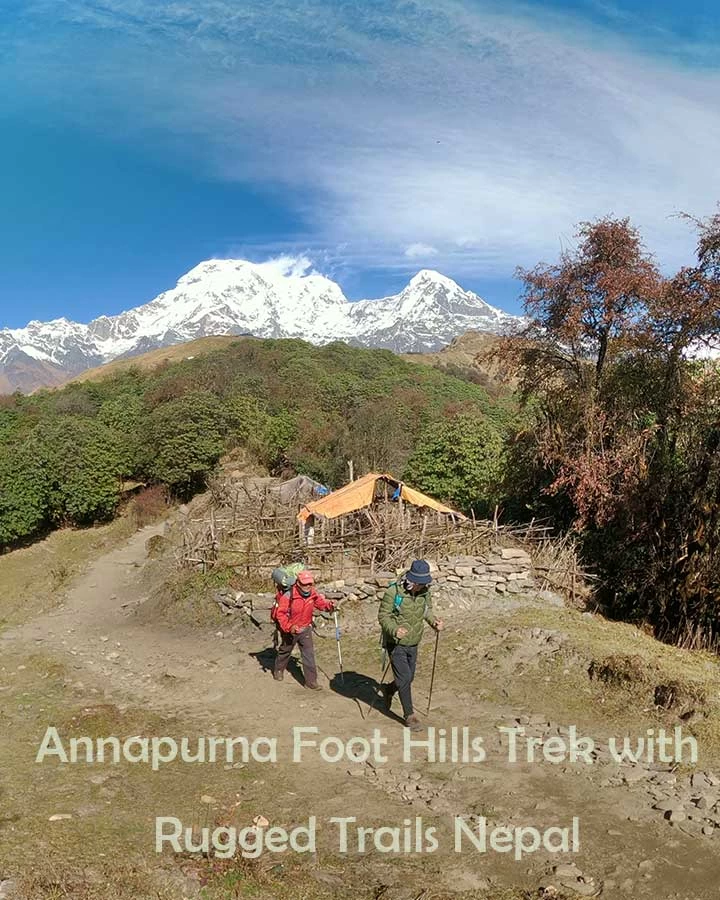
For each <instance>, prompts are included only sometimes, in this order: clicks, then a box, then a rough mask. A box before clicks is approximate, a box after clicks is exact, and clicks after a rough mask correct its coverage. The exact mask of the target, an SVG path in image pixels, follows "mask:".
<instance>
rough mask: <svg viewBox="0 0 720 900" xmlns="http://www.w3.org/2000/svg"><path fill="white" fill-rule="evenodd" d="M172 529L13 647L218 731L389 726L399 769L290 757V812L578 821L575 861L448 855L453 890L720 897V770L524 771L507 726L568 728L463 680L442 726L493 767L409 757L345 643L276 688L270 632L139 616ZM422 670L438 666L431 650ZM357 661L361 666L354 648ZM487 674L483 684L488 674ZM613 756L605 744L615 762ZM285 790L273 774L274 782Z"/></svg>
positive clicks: (91, 571) (398, 866) (437, 717)
mask: <svg viewBox="0 0 720 900" xmlns="http://www.w3.org/2000/svg"><path fill="white" fill-rule="evenodd" d="M162 531H163V527H162V525H158V526H150V527H148V528H145V529H143V530H141V531H139V532H137V533H136V534H135V535H134V536H133V537H132V538H131V539H130V540H129V541H128V542H127V543H126V544H125V545H124V546H122V547H121V548H119V549H116V550H113V551H112V552H110V553H108V554H106V555H105V556H103V557H101V558H99V559H98V560H97V561H96V562H95V563H94V564H93V565H91V566H90V567H89V568H88V570H87V571H86V573H85V574H83V575H82V576H81V577H80V578H78V579H77V580H76V582H75V583H74V584H73V585H72V586H71V588H70V589H69V591H68V594H67V598H66V600H65V602H64V604H63V605H62V606H61V607H59V608H57V609H56V610H54V611H53V612H51V613H49V614H46V615H43V616H41V617H39V618H36V619H34V620H32V621H30V622H28V623H26V624H25V625H23V626H21V627H19V628H16V629H14V630H12V631H8V632H5V633H4V634H3V635H2V639H0V650H1V648H2V645H3V643H4V642H5V641H10V642H12V643H13V645H15V646H20V645H28V646H32V645H34V646H39V647H42V648H43V649H44V650H45V652H47V653H49V654H53V655H56V656H59V657H61V658H62V659H63V660H64V661H65V662H66V663H67V664H68V665H69V666H70V667H71V671H72V672H73V678H74V679H75V684H76V686H77V685H79V686H81V687H82V686H83V685H88V686H89V685H96V686H98V685H99V686H101V687H102V690H103V692H104V695H105V698H106V699H108V700H112V701H114V702H121V703H135V704H142V705H144V706H147V707H149V708H151V709H154V710H158V711H161V712H165V713H168V712H171V713H174V714H176V715H185V716H188V717H189V718H190V719H192V721H193V722H195V723H198V724H199V725H200V727H208V728H209V727H210V726H212V730H213V731H214V732H215V733H220V734H225V735H250V736H256V735H263V734H265V735H269V734H273V735H279V736H281V737H282V736H284V737H285V739H286V745H288V744H289V742H290V735H291V733H292V729H293V727H295V726H297V725H302V726H308V727H313V726H315V727H317V728H318V734H319V737H323V736H337V737H339V738H341V739H343V740H346V741H347V740H350V739H351V738H353V737H356V736H365V737H368V738H369V737H370V736H371V734H372V731H373V729H374V728H378V729H380V731H381V733H382V735H383V736H384V737H385V738H387V750H386V752H387V756H388V758H389V759H388V762H387V763H386V764H377V763H374V762H373V761H372V760H371V761H369V762H364V763H360V762H354V761H349V762H348V761H347V760H345V761H341V762H340V763H334V764H330V763H325V762H323V761H322V760H320V759H319V758H317V757H315V758H314V759H313V760H312V763H311V764H310V765H304V766H302V768H301V769H300V772H301V775H300V776H298V765H297V764H296V763H293V762H292V761H290V759H289V753H288V754H287V756H286V758H284V759H282V758H281V759H280V762H279V763H278V765H277V768H276V770H275V773H274V776H273V777H274V779H275V780H276V784H277V785H281V784H282V785H283V786H284V788H287V785H288V784H290V785H292V791H290V792H289V794H291V795H292V796H293V799H292V801H290V803H291V806H294V807H295V808H296V809H297V810H302V811H303V815H307V812H308V810H310V811H311V812H312V813H314V814H316V815H318V817H329V816H333V815H355V816H357V817H358V820H359V821H368V822H374V823H387V824H394V823H399V824H402V822H403V821H404V819H406V818H407V817H411V818H414V817H416V816H426V817H429V818H430V819H435V820H442V821H445V822H448V823H449V822H450V821H451V820H452V818H453V817H454V816H455V815H467V816H476V817H478V816H481V817H484V818H486V819H487V821H488V822H491V823H497V824H503V825H507V826H510V827H521V826H523V825H526V824H527V825H537V827H538V828H546V827H549V826H551V825H568V823H569V820H570V819H571V817H572V816H577V817H578V818H579V820H580V823H581V827H582V848H581V852H580V853H579V854H577V855H576V856H573V857H572V858H571V857H570V856H568V855H562V856H557V855H556V856H552V855H551V854H548V853H543V852H541V853H537V854H535V855H533V856H526V857H525V858H524V859H523V860H522V861H521V862H520V863H518V862H516V861H515V860H513V859H510V858H509V857H508V855H507V854H500V853H494V854H483V855H479V854H478V853H476V852H474V851H468V852H463V853H460V854H453V853H452V852H451V851H448V852H447V853H446V854H445V856H444V857H443V859H444V862H443V865H442V867H441V870H440V871H438V872H436V873H435V875H434V878H435V879H436V882H437V883H438V884H440V885H444V889H445V890H447V891H448V893H452V892H454V891H461V890H469V889H471V888H478V887H481V888H482V887H486V888H488V889H491V887H492V885H494V884H502V885H509V884H510V885H512V884H517V885H521V886H522V887H524V888H527V889H531V890H537V888H538V887H542V886H545V887H546V888H547V889H548V891H551V888H553V889H554V888H557V890H558V891H565V892H566V895H567V896H571V897H572V896H600V895H601V896H603V897H610V898H612V897H621V898H627V897H632V898H636V897H637V898H641V897H642V898H644V897H647V898H658V900H662V898H668V900H669V898H675V900H704V898H711V897H716V896H717V887H716V885H717V883H718V882H719V881H720V785H719V784H716V783H714V780H713V776H712V775H709V776H708V777H706V776H702V778H701V777H700V776H699V775H696V776H694V780H691V779H690V778H689V776H688V778H687V779H686V780H683V778H682V777H681V776H679V775H675V774H672V773H670V774H663V773H662V771H660V770H657V771H656V770H652V769H642V767H640V769H642V770H640V769H638V767H633V766H630V767H620V766H618V765H617V764H615V763H613V762H612V761H611V760H609V759H603V760H601V762H602V765H600V766H597V767H590V768H588V767H585V766H582V765H554V764H551V763H544V764H540V765H530V764H527V763H517V764H510V763H509V762H508V761H507V758H506V754H505V753H504V748H503V747H502V746H501V743H502V740H501V736H500V735H499V733H498V731H497V726H498V724H502V725H505V726H512V725H521V726H522V727H523V728H525V730H526V734H527V735H528V736H535V737H538V738H539V739H540V740H541V741H543V740H545V741H546V740H547V739H548V738H549V737H551V736H553V735H558V734H559V735H560V736H562V734H563V732H564V726H563V725H562V724H557V723H551V722H548V721H547V720H546V719H545V718H544V717H543V715H542V711H541V710H537V711H536V712H535V714H534V715H533V716H530V717H528V716H527V715H526V714H525V716H524V718H523V717H522V715H521V714H520V711H518V710H513V709H511V708H506V709H500V708H498V707H496V706H493V705H492V704H483V703H478V702H477V701H476V700H475V699H474V691H473V685H472V684H468V683H464V682H463V683H460V682H458V683H449V684H442V685H439V686H438V688H437V691H436V693H435V695H434V697H435V699H434V704H433V707H434V708H433V719H432V724H433V725H434V726H435V727H436V728H437V729H441V728H445V729H446V733H447V734H448V735H450V734H451V733H452V729H453V728H454V727H455V728H458V729H461V728H463V727H467V728H468V731H469V733H470V734H471V735H483V736H484V740H485V750H486V753H487V758H486V760H485V761H484V762H483V763H482V764H476V763H473V762H471V761H467V760H463V759H460V760H458V761H453V760H452V759H451V758H450V759H448V760H446V761H445V762H442V761H440V762H438V761H436V762H434V763H431V762H428V761H427V759H426V758H424V753H422V752H419V753H418V756H417V758H413V759H412V760H411V761H408V762H406V761H404V760H403V740H404V731H403V729H402V728H401V727H400V725H399V724H398V722H397V720H396V719H395V717H388V716H387V715H386V714H385V713H384V712H383V711H382V710H376V711H374V712H373V713H372V714H369V708H368V706H367V703H366V700H367V699H368V696H369V695H368V693H367V692H368V691H372V683H371V680H370V679H363V678H362V677H361V676H358V675H355V674H354V673H352V672H349V673H348V676H347V681H346V682H345V684H344V685H339V683H338V682H337V679H336V678H334V674H335V660H334V653H335V648H334V644H333V643H332V641H317V642H316V647H317V651H318V656H319V662H320V665H321V669H322V670H323V671H325V672H326V673H327V675H328V676H330V678H331V679H332V683H331V684H328V683H327V682H326V685H325V686H326V689H325V690H324V691H323V692H322V693H320V692H318V694H312V693H310V692H308V691H306V690H305V689H304V688H303V687H302V686H301V685H300V684H299V683H298V682H296V681H294V680H293V679H292V678H289V677H287V676H286V679H285V681H284V682H282V683H276V682H275V681H273V679H272V677H271V675H270V673H269V672H268V671H267V670H266V669H265V668H264V667H263V665H261V662H262V660H263V657H262V656H261V659H260V661H259V660H258V658H257V657H256V656H254V655H252V654H253V653H255V652H257V651H262V650H263V649H267V647H268V641H267V635H266V634H262V633H261V632H259V631H257V632H256V631H253V630H252V629H250V630H248V629H240V630H237V629H235V630H231V629H226V630H224V631H223V633H222V636H220V635H219V634H218V633H215V632H212V631H209V632H208V631H202V630H201V629H191V628H189V627H168V626H167V625H165V624H162V623H154V622H149V623H148V622H143V621H142V618H141V617H139V616H138V615H137V611H138V609H139V608H140V607H141V606H142V604H143V602H144V601H145V599H146V594H145V591H146V586H145V584H146V583H145V581H144V580H143V578H142V577H141V573H142V567H143V565H144V563H145V562H146V559H147V553H146V543H147V541H148V539H149V538H151V537H153V536H154V535H157V534H161V533H162ZM479 627H480V628H481V627H482V625H481V623H480V626H479ZM451 633H452V630H451ZM450 640H452V638H451V637H449V638H448V641H450ZM428 657H429V654H428ZM423 665H424V666H425V667H429V658H426V659H425V660H424V662H423ZM346 666H347V668H348V669H350V670H352V644H349V646H348V649H347V651H346ZM424 675H426V673H424ZM477 677H478V682H480V681H481V679H482V677H483V673H482V671H481V670H480V668H479V670H478V673H477ZM419 681H420V679H419ZM352 688H354V690H353V689H352ZM353 693H355V694H356V695H358V697H359V699H358V700H355V699H353V697H352V696H350V695H351V694H353ZM208 733H210V732H208ZM565 734H566V732H565ZM539 746H541V745H539ZM605 750H606V748H603V747H601V748H600V753H601V755H602V754H603V753H604V752H605ZM311 755H312V754H311ZM272 784H273V782H272V780H269V781H268V788H267V789H268V791H271V790H272V789H273V787H272ZM278 789H279V788H278ZM653 806H654V807H656V808H655V809H653V808H652V807H653ZM716 815H717V828H716V823H715V819H716ZM667 819H671V820H672V823H673V824H671V823H670V822H668V821H665V820H667ZM473 821H474V820H473ZM681 826H685V827H684V828H682V827H681ZM448 827H449V826H448ZM358 864H362V862H360V863H358ZM374 864H376V865H377V866H380V867H381V868H382V867H384V870H385V871H386V873H388V877H390V873H392V872H394V873H395V874H396V875H398V873H400V874H401V873H402V872H403V871H404V867H405V866H406V861H405V860H399V861H397V863H395V861H394V860H389V859H388V857H387V856H384V857H382V858H379V857H377V856H376V857H375V863H374ZM407 865H409V863H407ZM558 865H559V866H560V868H559V869H557V870H556V871H553V869H554V867H557V866H558ZM547 896H548V897H550V896H558V894H557V893H556V894H555V895H553V894H552V892H550V893H548V894H547Z"/></svg>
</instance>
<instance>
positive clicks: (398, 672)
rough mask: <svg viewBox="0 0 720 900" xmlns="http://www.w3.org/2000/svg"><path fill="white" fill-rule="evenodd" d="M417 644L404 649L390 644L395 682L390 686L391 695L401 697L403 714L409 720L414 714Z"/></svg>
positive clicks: (389, 650)
mask: <svg viewBox="0 0 720 900" xmlns="http://www.w3.org/2000/svg"><path fill="white" fill-rule="evenodd" d="M417 651H418V648H417V644H415V646H413V647H403V646H402V645H401V644H389V645H388V653H389V654H390V665H391V666H392V670H393V676H394V677H393V682H392V684H391V685H390V693H391V694H394V693H395V691H397V692H398V694H399V695H400V703H402V708H403V713H404V715H405V717H406V718H407V717H408V716H409V715H411V714H412V711H413V704H412V682H413V678H414V677H415V666H416V664H417Z"/></svg>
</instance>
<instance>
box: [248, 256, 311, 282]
mask: <svg viewBox="0 0 720 900" xmlns="http://www.w3.org/2000/svg"><path fill="white" fill-rule="evenodd" d="M255 266H256V268H258V269H260V270H261V271H263V272H264V273H266V274H267V275H269V276H271V277H272V276H279V275H282V276H287V275H293V276H300V275H317V274H318V273H317V272H316V271H315V270H314V268H313V262H312V260H311V259H308V258H307V256H276V257H273V258H271V259H267V260H265V261H264V262H261V263H255Z"/></svg>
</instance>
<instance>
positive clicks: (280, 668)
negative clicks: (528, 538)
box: [273, 570, 335, 691]
mask: <svg viewBox="0 0 720 900" xmlns="http://www.w3.org/2000/svg"><path fill="white" fill-rule="evenodd" d="M316 609H318V610H324V611H326V612H332V611H333V610H334V609H335V604H334V603H333V602H332V601H331V600H326V599H325V597H323V595H322V594H319V593H318V592H317V591H316V590H315V579H314V578H313V575H312V572H308V571H307V570H305V571H302V572H300V573H299V574H298V576H297V580H296V582H295V584H294V585H293V586H292V590H291V591H290V592H289V593H285V594H282V595H281V596H280V597H279V598H278V607H277V611H276V618H277V624H278V627H279V629H280V647H279V648H278V651H277V656H276V657H275V669H274V671H273V678H274V679H275V680H276V681H282V680H283V675H284V674H285V669H287V667H288V663H289V662H290V656H291V655H292V652H293V647H294V646H295V645H296V644H297V645H298V646H299V647H300V654H301V657H302V666H303V675H304V676H305V687H307V688H310V690H311V691H320V690H322V688H321V686H320V685H319V684H318V683H317V667H316V665H315V648H314V646H313V634H312V620H313V615H314V613H315V610H316Z"/></svg>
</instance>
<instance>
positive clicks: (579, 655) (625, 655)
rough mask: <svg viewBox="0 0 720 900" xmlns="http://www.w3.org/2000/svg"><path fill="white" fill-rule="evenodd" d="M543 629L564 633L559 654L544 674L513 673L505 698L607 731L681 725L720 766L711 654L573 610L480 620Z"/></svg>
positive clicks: (718, 697)
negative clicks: (662, 640)
mask: <svg viewBox="0 0 720 900" xmlns="http://www.w3.org/2000/svg"><path fill="white" fill-rule="evenodd" d="M497 626H502V627H508V626H514V627H519V628H526V629H531V628H544V629H548V630H557V631H560V632H562V634H564V635H565V636H566V641H565V644H564V646H563V653H562V654H560V655H558V657H557V658H553V659H552V660H550V661H548V662H547V664H546V665H545V666H544V667H543V668H542V671H541V672H538V673H535V675H530V674H529V675H528V676H527V677H518V678H512V679H509V680H508V681H507V683H505V684H504V685H502V696H500V694H498V695H497V699H503V700H505V701H508V700H510V701H511V702H513V703H517V704H519V705H523V704H524V705H526V706H527V708H528V709H533V710H534V711H537V712H543V713H546V714H547V715H548V716H549V717H550V718H552V719H553V720H554V721H558V722H565V723H571V722H572V723H575V724H578V725H579V726H580V725H587V726H589V727H597V724H598V718H600V722H601V723H602V725H603V727H606V728H607V729H608V733H612V732H613V731H617V730H618V729H629V730H630V733H636V732H637V730H638V728H639V727H640V726H641V724H642V723H643V722H645V721H646V722H647V724H648V726H649V725H652V724H666V725H667V724H681V725H682V726H683V730H684V731H685V732H686V733H688V734H693V735H694V736H695V737H696V738H697V740H698V745H699V751H700V765H701V766H708V767H717V766H720V666H718V660H717V657H716V656H715V655H713V654H710V653H706V652H700V651H692V650H684V649H681V648H677V647H671V646H668V645H667V644H663V643H661V642H660V641H657V640H655V639H654V638H653V637H652V636H651V635H649V634H646V633H645V632H643V631H640V630H638V629H637V628H635V627H634V626H632V625H629V624H627V623H623V622H612V621H609V620H607V619H604V618H603V617H602V616H599V615H597V616H596V615H592V616H590V615H589V614H583V613H582V612H580V611H579V610H575V609H561V608H529V607H528V608H521V609H517V610H515V611H513V612H511V613H508V614H506V615H502V616H498V617H497V618H496V619H492V620H490V621H487V622H484V623H483V631H484V632H485V633H487V631H489V630H492V628H493V627H497Z"/></svg>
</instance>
